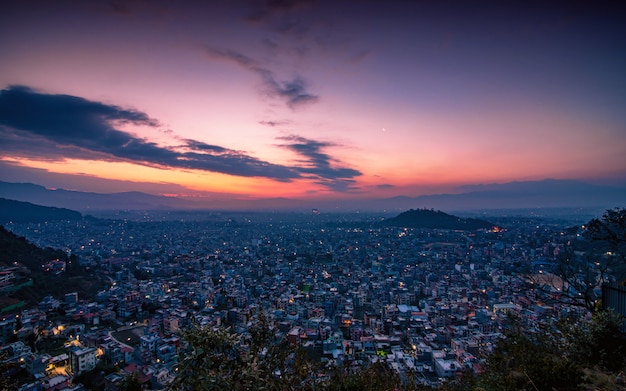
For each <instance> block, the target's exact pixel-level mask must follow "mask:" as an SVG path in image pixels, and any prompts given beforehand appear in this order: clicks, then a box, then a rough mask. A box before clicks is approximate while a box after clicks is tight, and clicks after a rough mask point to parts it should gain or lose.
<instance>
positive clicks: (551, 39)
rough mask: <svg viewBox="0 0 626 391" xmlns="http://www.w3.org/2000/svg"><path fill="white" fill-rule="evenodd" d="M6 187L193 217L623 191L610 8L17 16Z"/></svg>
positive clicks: (280, 5)
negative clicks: (208, 206)
mask: <svg viewBox="0 0 626 391" xmlns="http://www.w3.org/2000/svg"><path fill="white" fill-rule="evenodd" d="M0 19H1V21H2V23H0V58H2V60H0V89H1V91H0V180H1V181H6V182H31V183H36V184H39V185H43V186H46V187H48V188H64V189H68V190H77V191H85V192H101V193H111V192H122V191H142V192H146V193H150V194H156V195H168V196H179V197H185V198H189V199H207V200H210V199H228V198H230V199H238V200H244V201H245V200H255V199H257V200H258V199H264V198H275V197H284V198H289V199H313V200H315V199H317V200H331V199H344V200H345V199H364V198H385V197H395V196H408V197H416V196H421V195H429V194H442V193H459V192H461V191H463V189H467V186H470V185H481V184H502V183H508V182H524V181H541V180H544V179H547V178H551V179H557V180H578V181H583V182H586V183H591V184H596V185H608V186H614V187H621V188H623V187H624V185H625V183H626V159H624V156H626V111H625V110H624V107H626V106H625V104H626V76H625V73H624V71H623V70H624V69H626V50H625V49H626V45H625V43H626V23H624V22H625V20H624V19H625V18H624V12H623V11H622V10H620V9H619V8H618V6H613V5H612V4H611V3H609V2H600V3H594V4H592V3H587V4H582V5H581V4H569V3H563V4H559V5H553V6H547V5H545V4H528V3H506V4H501V3H496V2H493V3H491V4H489V5H481V6H477V5H476V4H460V3H454V2H408V1H407V2H403V1H397V2H375V1H341V2H325V1H322V2H316V1H295V0H294V1H212V2H204V3H201V2H183V3H175V2H168V1H150V2H141V1H111V2H105V1H98V2H79V1H55V2H46V1H24V2H12V3H11V4H8V5H5V6H4V7H3V12H2V16H1V17H0Z"/></svg>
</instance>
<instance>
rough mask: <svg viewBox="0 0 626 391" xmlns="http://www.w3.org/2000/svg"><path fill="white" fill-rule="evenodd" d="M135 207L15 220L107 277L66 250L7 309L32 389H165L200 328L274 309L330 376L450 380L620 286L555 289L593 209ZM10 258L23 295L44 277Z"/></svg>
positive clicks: (7, 282)
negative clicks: (510, 338) (480, 223)
mask: <svg viewBox="0 0 626 391" xmlns="http://www.w3.org/2000/svg"><path fill="white" fill-rule="evenodd" d="M421 212H423V213H431V211H429V210H422V211H421ZM621 213H622V220H623V210H622V212H621ZM124 215H125V218H123V219H122V218H119V219H110V218H107V219H102V218H95V217H93V216H89V217H88V218H82V219H80V220H75V221H66V220H57V221H45V222H36V223H34V222H33V223H21V224H16V223H11V222H9V223H8V224H6V225H5V226H6V228H7V229H8V230H10V231H11V232H13V233H14V234H16V235H18V236H23V237H25V238H27V239H28V240H29V241H31V242H32V243H33V244H35V245H37V246H39V247H41V248H46V247H52V248H55V249H60V250H62V251H63V252H65V253H67V254H70V255H72V257H71V259H72V261H71V262H78V263H79V264H80V267H81V269H82V270H84V271H85V274H84V275H81V277H79V278H80V279H81V280H82V279H91V280H93V281H92V282H94V285H93V286H89V288H90V289H83V288H84V285H80V287H81V289H83V291H81V292H80V293H79V292H78V291H76V290H74V289H76V287H77V286H79V285H75V286H72V285H70V286H67V285H61V281H63V280H64V279H66V278H69V277H68V276H69V273H70V271H71V266H70V264H69V263H67V262H64V261H61V260H59V259H57V260H50V262H48V263H47V264H43V265H41V267H42V269H43V273H44V274H46V275H47V276H50V278H51V279H50V280H48V281H51V282H52V284H55V282H54V281H58V282H57V283H56V284H59V288H57V289H55V290H53V291H52V292H54V293H52V294H49V295H46V296H45V297H43V298H41V300H40V301H38V302H37V303H34V305H32V304H33V303H25V302H21V303H20V302H18V303H16V305H14V308H10V307H11V306H6V305H5V307H4V308H3V309H2V314H3V315H2V317H1V321H0V330H1V332H2V333H1V334H0V337H1V338H2V352H3V354H4V362H5V363H11V362H13V363H16V362H17V363H19V364H20V365H19V366H17V367H15V366H14V367H13V370H14V373H15V374H16V376H17V374H19V379H21V381H23V382H24V383H22V384H18V385H16V388H17V389H19V390H22V391H26V390H82V389H92V388H91V387H94V388H93V389H106V390H120V389H124V388H122V387H123V384H124V383H123V381H124V379H125V378H127V377H128V376H136V379H138V382H139V383H140V384H141V387H142V388H143V389H164V388H167V387H168V386H170V385H172V383H173V382H174V380H175V379H176V375H177V371H178V370H179V368H180V365H182V364H183V363H184V362H185V357H186V355H188V354H190V350H189V349H190V347H189V345H188V344H187V342H186V341H185V339H184V338H183V337H182V336H183V332H184V330H186V329H189V328H193V327H202V328H208V329H212V330H219V329H228V330H231V331H232V332H233V333H235V334H238V335H250V333H251V332H252V330H253V329H254V328H255V327H258V322H259V321H260V319H261V318H263V319H264V321H267V322H269V323H270V324H271V327H272V330H273V332H275V337H276V339H277V340H282V341H287V342H288V344H289V346H291V347H294V348H295V347H297V348H298V349H301V350H302V351H304V352H306V355H307V357H308V358H309V359H310V360H312V361H314V362H316V363H319V364H321V366H319V367H317V368H319V369H317V371H319V372H317V373H314V374H312V375H314V376H318V378H319V379H323V378H324V376H326V375H327V374H328V371H329V368H344V367H350V366H354V365H357V366H361V367H366V366H368V365H372V364H374V363H384V364H385V365H387V366H388V367H389V368H391V369H392V370H393V371H394V373H396V374H398V375H399V376H400V378H403V379H407V377H410V378H411V381H412V382H414V384H418V385H420V386H424V387H431V388H434V387H438V386H441V385H442V384H445V383H446V381H450V380H454V379H456V378H457V377H458V376H459V375H460V374H461V373H464V372H466V371H470V372H473V373H480V372H481V371H482V368H483V367H484V365H485V362H486V361H485V357H487V356H488V355H489V354H490V353H491V352H493V350H494V347H495V346H496V345H497V343H498V341H499V340H500V339H501V338H502V336H503V333H504V332H505V330H506V328H507V327H509V326H510V322H511V315H512V314H514V315H515V316H516V317H518V319H519V321H520V322H521V324H522V325H523V328H524V330H525V332H528V333H533V332H537V331H538V330H541V329H542V328H545V327H549V325H551V324H554V323H555V322H557V320H558V319H568V320H569V321H571V322H589V321H590V320H591V317H592V312H593V311H594V308H596V307H597V302H598V301H599V300H600V299H601V298H602V291H601V289H602V284H609V285H610V284H611V283H615V282H616V280H615V273H612V274H610V275H607V276H606V277H604V278H602V279H598V278H597V276H596V275H594V276H593V277H594V284H596V285H594V286H593V289H592V290H590V291H588V292H581V291H577V290H574V289H571V290H569V291H568V288H573V285H571V286H568V284H571V281H570V282H566V281H563V280H560V282H559V283H556V284H545V283H544V284H541V282H542V281H544V280H542V279H541V278H543V277H546V276H558V275H559V274H558V272H557V269H558V265H559V262H562V260H563V257H562V256H563V254H564V253H567V252H568V251H572V250H573V251H575V252H576V253H577V254H578V255H577V257H579V258H580V259H585V257H584V252H585V251H591V249H590V248H588V247H587V245H586V244H585V243H586V241H587V239H585V237H584V232H585V226H584V224H585V223H586V222H585V221H581V217H580V216H557V217H550V216H507V217H497V218H494V219H492V220H490V223H492V224H493V225H492V226H491V228H482V229H476V230H467V231H464V230H454V229H429V228H405V227H398V226H389V225H385V224H381V223H382V222H384V221H385V220H390V218H388V217H385V216H384V215H376V214H351V215H347V214H325V213H320V212H319V211H317V210H314V211H312V212H311V213H308V214H305V213H295V212H294V213H261V212H256V213H254V212H198V213H196V214H193V215H191V216H193V219H189V216H190V215H189V213H187V212H180V213H175V212H174V213H173V212H166V213H163V212H147V211H144V212H141V213H140V212H126V213H125V214H124ZM164 216H168V217H167V218H166V217H164ZM185 217H187V218H185ZM459 219H460V218H459ZM622 223H623V222H622ZM622 230H623V226H622ZM622 235H623V231H622ZM622 239H623V238H622ZM622 245H623V243H622ZM607 257H609V258H610V256H607V255H606V254H605V255H604V258H607ZM598 259H599V258H593V260H594V261H597V260H598ZM2 261H3V263H4V266H3V267H2V271H1V273H2V274H1V275H2V277H3V279H2V286H3V292H5V293H4V295H5V296H6V295H7V294H8V295H9V296H10V293H8V292H12V291H13V289H19V285H20V284H22V285H23V284H24V283H25V280H26V278H27V277H28V275H29V273H27V272H25V271H24V269H25V267H24V265H22V264H20V263H18V262H15V263H10V262H8V261H9V260H7V259H3V260H2ZM603 262H604V261H603ZM74 267H75V266H74ZM617 270H618V269H617ZM612 272H613V270H612ZM33 275H34V274H33ZM560 276H561V277H563V278H565V277H564V276H563V275H560ZM577 278H580V277H579V276H577ZM619 281H620V280H618V281H617V282H619ZM31 283H32V282H31ZM533 284H537V285H536V287H535V286H533ZM540 285H541V286H540ZM61 286H63V288H61ZM622 291H623V288H622ZM83 292H84V293H83ZM583 293H584V295H585V296H587V295H589V298H590V299H591V300H592V306H591V307H587V306H585V305H584V303H585V301H584V298H583V297H582V295H583ZM83 295H84V296H83ZM605 300H606V298H605ZM3 302H4V303H8V302H7V301H3ZM86 373H88V374H90V375H89V376H87V377H86V376H84V374H86ZM81 375H82V376H81ZM86 380H87V383H88V386H87V388H85V384H83V383H85V382H86ZM81 381H82V382H83V383H81ZM319 381H320V382H321V381H322V380H319Z"/></svg>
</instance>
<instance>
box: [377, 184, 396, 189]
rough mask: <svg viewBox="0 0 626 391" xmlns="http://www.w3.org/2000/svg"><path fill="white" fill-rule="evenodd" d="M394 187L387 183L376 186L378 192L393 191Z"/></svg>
mask: <svg viewBox="0 0 626 391" xmlns="http://www.w3.org/2000/svg"><path fill="white" fill-rule="evenodd" d="M395 187H396V186H394V185H391V184H389V183H381V184H380V185H376V188H377V189H379V190H386V189H393V188H395Z"/></svg>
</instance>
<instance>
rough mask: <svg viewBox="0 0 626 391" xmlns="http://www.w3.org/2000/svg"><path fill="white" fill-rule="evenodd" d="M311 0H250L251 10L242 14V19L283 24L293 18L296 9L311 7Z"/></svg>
mask: <svg viewBox="0 0 626 391" xmlns="http://www.w3.org/2000/svg"><path fill="white" fill-rule="evenodd" d="M314 3H315V2H314V1H313V0H261V1H251V2H250V7H251V10H250V12H248V13H247V14H246V15H245V16H244V20H245V21H247V22H252V23H269V24H274V23H276V24H278V26H281V25H284V24H285V23H286V21H288V20H290V19H291V20H293V17H294V14H295V13H296V12H298V11H302V10H306V9H309V8H311V6H312V5H313V4H314Z"/></svg>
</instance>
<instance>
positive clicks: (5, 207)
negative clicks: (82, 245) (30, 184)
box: [0, 198, 82, 223]
mask: <svg viewBox="0 0 626 391" xmlns="http://www.w3.org/2000/svg"><path fill="white" fill-rule="evenodd" d="M81 218H82V215H81V214H80V213H78V212H76V211H73V210H69V209H64V208H55V207H49V206H41V205H35V204H31V203H30V202H22V201H15V200H8V199H6V198H0V223H8V222H13V223H40V222H44V221H53V220H80V219H81Z"/></svg>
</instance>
